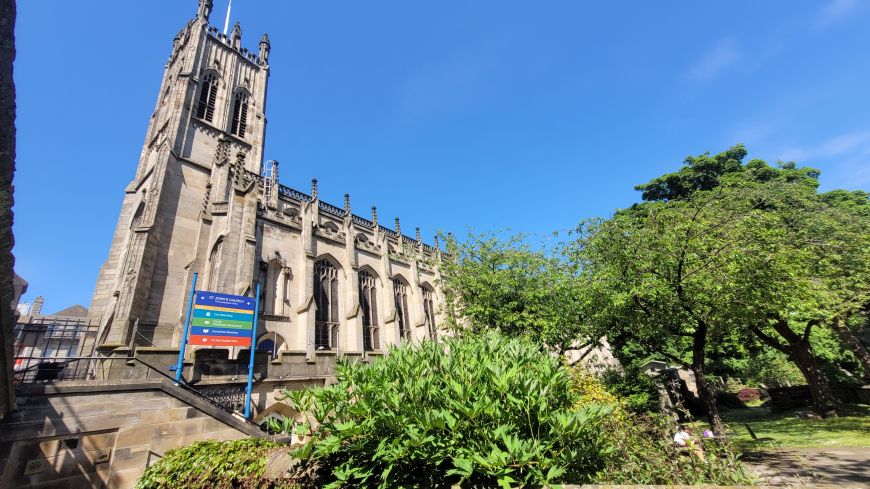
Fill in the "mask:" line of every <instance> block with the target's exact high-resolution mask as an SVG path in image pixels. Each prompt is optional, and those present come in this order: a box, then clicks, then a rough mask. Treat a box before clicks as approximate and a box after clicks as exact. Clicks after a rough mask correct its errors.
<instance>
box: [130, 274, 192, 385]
mask: <svg viewBox="0 0 870 489" xmlns="http://www.w3.org/2000/svg"><path fill="white" fill-rule="evenodd" d="M198 275H199V274H198V273H196V272H193V283H192V284H190V297H189V298H188V299H187V319H185V320H184V335H183V336H182V337H181V345H180V346H179V348H178V365H177V366H176V367H175V382H176V383H178V382H181V373H182V371H183V370H184V349H185V347H186V346H187V334H188V333H189V332H190V310H191V308H192V307H193V297H194V294H195V293H196V277H197V276H198ZM137 322H138V321H137Z"/></svg>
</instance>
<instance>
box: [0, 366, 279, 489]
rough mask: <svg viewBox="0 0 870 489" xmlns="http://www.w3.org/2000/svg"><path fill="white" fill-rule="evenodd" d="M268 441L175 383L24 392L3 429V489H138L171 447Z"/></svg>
mask: <svg viewBox="0 0 870 489" xmlns="http://www.w3.org/2000/svg"><path fill="white" fill-rule="evenodd" d="M249 436H263V434H262V432H260V431H259V430H258V429H257V428H256V427H255V426H253V425H251V424H250V423H246V422H244V421H243V420H241V419H238V418H236V417H234V416H232V415H230V414H228V413H226V412H223V411H219V410H217V409H216V408H215V407H214V406H212V405H210V404H209V403H207V402H205V401H203V400H202V399H201V398H198V397H196V396H195V395H193V394H191V393H189V392H186V391H184V390H183V389H181V388H179V387H177V386H175V385H174V384H171V383H170V382H168V381H159V380H158V381H142V382H139V383H136V384H132V383H129V381H126V382H125V381H120V382H116V383H111V382H99V383H94V382H89V383H82V384H79V385H74V384H70V385H61V384H55V385H52V386H32V388H30V389H23V390H22V391H21V392H20V394H19V398H18V407H17V409H16V411H14V412H13V413H11V414H9V415H8V416H7V417H6V419H5V420H4V421H3V423H2V425H0V470H2V477H0V487H4V488H5V487H16V488H18V487H64V488H67V489H75V488H79V487H82V488H92V487H110V488H129V487H133V486H134V485H135V483H136V480H137V479H138V478H139V476H140V475H141V474H142V472H143V471H144V470H145V467H146V466H148V465H150V464H151V463H152V462H153V461H154V460H156V459H157V458H159V457H161V456H162V455H163V454H164V453H165V452H166V451H167V450H169V449H171V448H175V447H180V446H184V445H188V444H190V443H193V442H195V441H199V440H207V439H212V440H235V439H239V438H245V437H249Z"/></svg>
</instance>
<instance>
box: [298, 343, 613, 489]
mask: <svg viewBox="0 0 870 489" xmlns="http://www.w3.org/2000/svg"><path fill="white" fill-rule="evenodd" d="M337 378H338V383H337V384H335V385H332V386H329V387H326V388H315V389H311V390H307V391H289V392H287V395H288V396H289V397H290V398H291V399H292V401H293V402H294V404H295V406H296V408H297V409H298V410H299V411H300V412H307V413H310V414H311V415H312V416H313V418H314V419H315V421H316V423H317V424H319V427H318V428H317V430H316V431H314V432H313V434H312V441H311V442H310V443H307V444H306V445H303V446H302V447H301V448H299V449H297V450H296V451H295V452H294V453H293V454H294V455H295V456H297V457H299V458H301V459H303V460H314V461H316V463H317V464H319V466H320V467H321V472H320V477H321V479H322V480H321V482H329V483H330V484H329V485H328V486H327V487H339V486H348V487H350V486H374V485H379V486H381V487H414V486H416V487H442V486H450V485H452V484H459V485H461V486H466V487H467V486H475V487H480V486H487V487H489V486H495V485H500V486H502V487H508V486H517V485H540V484H549V483H558V482H589V481H592V480H594V478H595V474H596V473H597V472H598V471H600V470H602V469H603V468H604V467H605V466H606V461H607V456H608V453H609V451H610V449H611V448H610V447H609V444H608V443H607V442H606V441H605V438H606V431H605V430H603V429H602V427H601V426H602V422H603V419H604V418H605V416H606V415H607V414H609V413H610V412H611V408H610V407H609V406H600V405H595V404H585V405H582V406H580V407H575V404H576V403H575V401H576V400H577V398H578V396H577V395H576V394H575V393H573V392H572V389H571V377H570V375H569V373H568V371H567V369H566V368H565V367H564V366H563V365H562V364H561V363H560V361H559V360H558V359H557V358H554V357H552V356H550V355H548V354H547V353H545V352H543V351H541V349H540V348H539V347H537V346H535V345H533V344H531V343H529V342H528V341H526V340H522V339H505V338H504V337H501V336H498V335H497V334H495V333H489V334H484V335H479V336H478V335H474V336H466V337H463V338H451V339H446V340H445V341H443V342H440V343H435V342H428V341H427V342H423V343H421V344H416V345H404V346H402V347H401V348H397V349H392V350H391V351H390V352H389V354H388V355H386V356H385V357H384V358H383V359H381V360H379V361H377V362H375V363H374V364H372V365H362V364H352V363H346V362H342V363H340V364H339V366H338V375H337Z"/></svg>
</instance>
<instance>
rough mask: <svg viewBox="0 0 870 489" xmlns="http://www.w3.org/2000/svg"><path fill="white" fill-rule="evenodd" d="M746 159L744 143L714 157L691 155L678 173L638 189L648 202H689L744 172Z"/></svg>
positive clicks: (657, 179)
mask: <svg viewBox="0 0 870 489" xmlns="http://www.w3.org/2000/svg"><path fill="white" fill-rule="evenodd" d="M745 157H746V148H744V147H743V145H742V144H738V145H735V146H732V147H731V148H728V150H727V151H724V152H722V153H719V154H717V155H714V156H710V153H704V154H702V155H700V156H687V157H686V159H685V160H684V161H683V167H682V168H680V169H679V170H678V171H676V172H673V173H668V174H665V175H662V176H660V177H657V178H654V179H652V180H650V181H649V182H647V183H644V184H641V185H637V186H636V187H634V189H635V190H638V191H640V192H643V194H642V196H643V197H642V198H643V200H645V201H667V200H681V199H687V198H689V197H691V196H692V194H694V193H695V192H697V191H703V190H711V189H714V188H716V187H718V186H719V183H720V180H721V178H722V176H723V175H725V174H728V173H733V172H740V171H742V170H743V158H745Z"/></svg>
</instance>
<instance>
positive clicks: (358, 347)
mask: <svg viewBox="0 0 870 489" xmlns="http://www.w3.org/2000/svg"><path fill="white" fill-rule="evenodd" d="M211 10H212V0H199V5H198V11H197V15H196V18H194V19H192V20H190V21H189V22H188V23H187V25H185V26H184V28H183V29H181V31H180V32H179V33H178V35H176V36H175V39H174V40H173V44H172V53H171V54H170V56H169V60H168V61H167V63H166V66H165V71H164V74H163V81H162V82H161V86H160V91H159V93H158V98H157V104H156V107H155V109H154V112H153V114H152V115H151V120H150V121H149V123H148V130H147V133H146V136H145V142H144V145H143V147H142V154H141V156H140V159H139V165H138V167H137V169H136V175H135V177H134V178H133V181H131V182H130V184H129V185H128V186H127V188H126V189H125V190H124V199H123V203H122V206H121V213H120V217H119V218H118V224H117V227H116V229H115V233H114V237H113V239H112V244H111V248H110V249H109V256H108V259H107V260H106V262H105V263H104V265H103V266H102V268H101V270H100V274H99V278H98V280H97V284H96V287H95V290H94V295H93V299H92V302H91V308H90V319H91V320H92V321H93V322H94V323H97V324H99V333H98V342H99V344H100V345H102V346H105V347H111V346H140V347H141V346H150V347H157V348H170V349H171V348H177V347H178V346H179V344H180V341H181V336H182V330H183V324H184V320H185V311H186V309H187V302H188V293H189V290H190V287H191V284H192V281H193V276H194V273H197V274H198V283H197V289H199V290H211V291H216V292H222V293H229V294H237V295H248V296H251V297H253V296H254V291H255V290H256V286H257V284H259V285H260V288H261V290H262V293H261V297H260V311H261V312H260V315H259V318H258V331H257V335H258V344H257V349H258V350H266V351H271V352H272V353H273V355H274V354H276V352H279V351H297V352H302V351H304V352H306V357H309V358H310V357H312V356H313V355H314V352H315V351H320V350H329V351H334V352H346V353H354V354H357V355H367V354H369V353H371V354H379V352H381V351H383V350H385V349H386V346H387V345H389V344H396V343H399V342H401V341H413V340H415V339H421V338H426V337H435V336H436V334H437V331H438V326H439V325H440V324H441V321H440V320H439V316H438V315H439V312H438V311H439V309H440V308H439V307H438V306H439V304H440V303H441V302H442V301H443V297H442V296H441V291H440V289H439V288H438V283H439V274H438V268H437V264H438V261H439V259H440V257H441V253H440V251H439V249H438V241H437V240H436V241H435V245H434V246H429V245H427V244H424V243H423V242H422V240H421V239H420V233H419V229H418V230H417V233H416V236H415V237H409V236H406V235H404V234H402V230H401V228H400V225H399V221H398V219H396V222H395V229H389V228H388V227H385V226H383V225H381V224H379V223H378V216H377V210H376V209H375V208H374V207H373V208H372V213H371V216H370V217H368V218H364V217H360V216H358V215H356V214H353V213H352V212H351V207H350V198H349V196H348V195H345V199H344V205H343V206H341V207H339V206H335V205H330V204H328V203H326V202H323V201H321V200H320V199H319V198H318V195H317V181H316V180H313V181H312V186H311V190H310V192H309V193H307V194H306V193H303V192H300V191H298V190H293V189H291V188H288V187H285V186H283V185H281V184H280V183H279V182H278V162H277V161H266V162H264V161H263V146H264V141H265V132H266V86H267V83H268V79H269V51H270V49H271V46H270V43H269V37H268V36H267V35H263V37H262V38H261V39H260V42H259V50H258V52H252V51H249V50H247V49H245V48H243V47H242V30H241V28H240V26H239V24H238V23H237V24H236V25H235V26H234V27H233V29H232V32H231V33H230V35H229V36H227V35H224V34H223V33H221V32H220V31H219V30H218V29H217V28H215V27H212V26H210V25H209V15H210V13H211Z"/></svg>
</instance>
